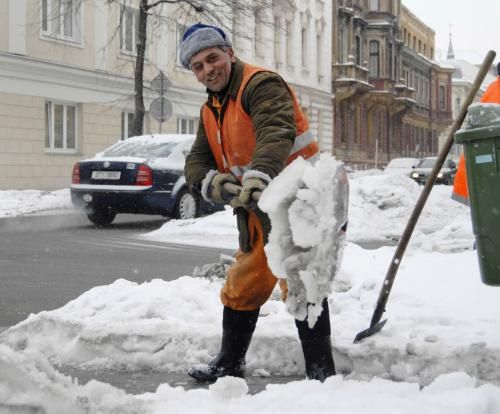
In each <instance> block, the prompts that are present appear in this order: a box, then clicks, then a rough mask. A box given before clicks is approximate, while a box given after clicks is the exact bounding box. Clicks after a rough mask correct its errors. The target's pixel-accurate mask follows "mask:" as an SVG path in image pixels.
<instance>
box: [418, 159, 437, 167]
mask: <svg viewBox="0 0 500 414" xmlns="http://www.w3.org/2000/svg"><path fill="white" fill-rule="evenodd" d="M435 163H436V158H424V159H423V160H422V161H421V162H420V164H418V166H419V167H420V168H432V167H434V164H435Z"/></svg>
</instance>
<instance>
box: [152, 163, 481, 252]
mask: <svg viewBox="0 0 500 414" xmlns="http://www.w3.org/2000/svg"><path fill="white" fill-rule="evenodd" d="M422 188H423V187H422V186H419V185H418V184H417V183H416V182H415V181H413V180H412V179H410V178H408V177H405V176H403V175H397V174H395V175H383V174H381V172H380V171H373V170H372V171H368V172H356V173H354V174H351V175H350V176H349V224H348V229H347V241H350V242H353V243H360V244H363V243H367V242H369V243H387V242H388V241H390V242H392V243H395V242H396V241H397V240H398V239H399V237H400V236H401V234H402V233H403V230H404V228H405V226H406V223H407V222H408V219H409V217H410V215H411V213H412V211H413V208H414V207H415V204H416V202H417V200H418V197H419V195H420V192H421V191H422ZM287 193H288V190H287ZM308 233H309V229H308V231H307V232H305V234H308ZM144 237H145V238H148V239H151V240H158V241H166V242H171V243H184V244H192V245H202V246H213V247H220V248H228V249H236V248H237V247H238V231H237V229H236V221H235V218H234V217H233V213H232V211H231V210H230V209H228V210H226V211H222V212H218V213H215V214H212V215H210V216H208V217H203V218H200V219H196V220H172V221H169V222H168V223H166V224H165V225H164V226H163V227H162V228H160V229H158V230H156V231H155V232H152V233H149V234H147V235H144ZM473 243H474V236H473V234H472V223H471V219H470V211H469V208H468V207H467V206H464V205H463V204H461V203H457V202H454V201H453V200H451V187H450V186H447V185H436V186H434V188H433V189H432V191H431V194H430V196H429V198H428V200H427V203H426V205H425V207H424V209H423V211H422V214H421V215H420V218H419V220H418V222H417V225H416V227H415V230H414V232H413V235H412V237H411V239H410V247H409V248H419V249H423V250H426V251H438V252H458V251H463V250H468V249H472V245H473Z"/></svg>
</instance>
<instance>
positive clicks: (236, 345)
mask: <svg viewBox="0 0 500 414" xmlns="http://www.w3.org/2000/svg"><path fill="white" fill-rule="evenodd" d="M259 311H260V308H259V309H256V310H254V311H235V310H233V309H230V308H228V307H224V313H223V318H222V344H221V349H220V351H219V354H218V355H217V356H216V357H215V358H214V359H213V360H212V361H210V362H209V363H208V364H207V365H198V366H195V367H192V368H191V369H190V370H189V371H188V375H189V376H191V377H193V378H194V379H196V380H197V381H200V382H215V381H216V380H217V378H220V377H225V376H232V377H240V378H243V377H244V375H245V355H246V353H247V350H248V347H249V346H250V341H251V340H252V335H253V331H254V330H255V325H256V324H257V318H258V317H259Z"/></svg>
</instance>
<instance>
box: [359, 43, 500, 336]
mask: <svg viewBox="0 0 500 414" xmlns="http://www.w3.org/2000/svg"><path fill="white" fill-rule="evenodd" d="M495 55H496V53H495V52H494V51H493V50H490V51H489V52H488V54H487V55H486V57H485V58H484V61H483V63H482V65H481V67H480V68H479V72H478V73H477V75H476V79H475V80H474V83H473V84H472V87H471V89H470V91H469V93H468V94H467V97H466V99H465V101H464V103H463V105H462V108H461V110H460V114H459V115H458V116H457V119H456V120H455V122H454V123H453V125H452V127H451V130H450V132H449V134H448V137H447V139H446V142H445V143H444V145H443V147H442V148H441V151H440V152H439V155H438V158H437V160H436V164H435V165H434V168H433V169H432V171H431V174H430V175H429V178H428V180H427V182H426V183H425V186H424V189H423V190H422V193H420V197H419V198H418V200H417V203H416V204H415V207H414V208H413V212H412V214H411V216H410V218H409V220H408V223H407V224H406V228H405V229H404V231H403V234H402V235H401V239H400V240H399V243H398V246H397V247H396V252H395V253H394V256H393V258H392V261H391V264H390V265H389V269H388V270H387V274H386V276H385V280H384V283H383V284H382V289H381V290H380V294H379V297H378V299H377V305H376V307H375V310H374V312H373V316H372V320H371V323H370V327H369V328H368V329H365V330H364V331H361V332H359V333H358V334H357V335H356V337H355V338H354V343H358V342H360V341H361V340H362V339H364V338H368V337H369V336H372V335H374V334H376V333H377V332H379V331H380V330H381V329H382V328H383V327H384V325H385V324H386V322H387V319H385V320H383V321H380V320H381V319H382V315H383V314H384V312H385V305H386V304H387V300H388V299H389V294H390V292H391V288H392V285H393V283H394V279H395V278H396V273H397V271H398V268H399V265H400V264H401V259H402V257H403V255H404V252H405V250H406V246H407V245H408V242H409V240H410V237H411V235H412V233H413V229H414V228H415V225H416V224H417V220H418V218H419V217H420V213H421V212H422V209H423V208H424V205H425V202H426V201H427V198H428V197H429V194H430V192H431V190H432V187H433V186H434V182H435V181H436V178H437V175H438V174H439V171H440V170H441V167H442V166H443V164H444V162H445V160H446V157H447V156H448V153H449V152H450V148H451V146H452V145H453V135H454V134H455V132H456V131H457V130H458V129H459V128H460V127H461V125H462V123H463V121H464V119H465V116H466V115H467V110H468V109H469V106H470V105H471V104H472V102H473V101H474V97H475V96H476V94H477V91H478V90H479V87H480V86H481V84H482V83H483V81H484V78H485V76H486V74H487V73H488V70H489V69H490V67H491V65H492V63H493V59H495Z"/></svg>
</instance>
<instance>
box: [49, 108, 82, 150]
mask: <svg viewBox="0 0 500 414" xmlns="http://www.w3.org/2000/svg"><path fill="white" fill-rule="evenodd" d="M76 146H77V110H76V105H75V104H63V103H55V102H51V101H47V102H45V148H46V149H49V150H61V151H68V150H69V151H71V152H74V151H76Z"/></svg>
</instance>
